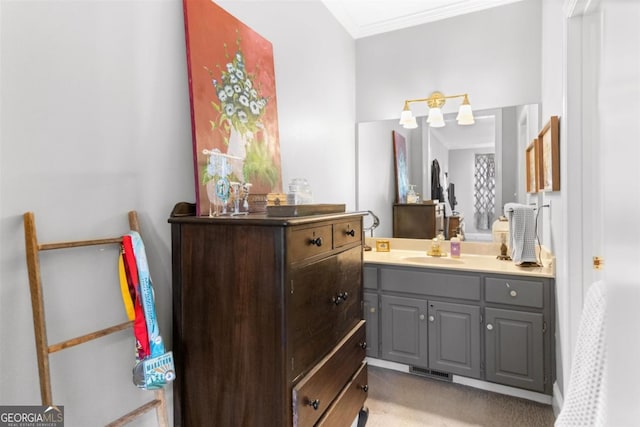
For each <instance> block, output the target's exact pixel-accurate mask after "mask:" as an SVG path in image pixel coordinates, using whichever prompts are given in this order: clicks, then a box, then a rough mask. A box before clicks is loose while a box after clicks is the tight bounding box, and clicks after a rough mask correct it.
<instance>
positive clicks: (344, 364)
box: [169, 205, 368, 427]
mask: <svg viewBox="0 0 640 427" xmlns="http://www.w3.org/2000/svg"><path fill="white" fill-rule="evenodd" d="M191 206H192V205H191ZM185 211H186V212H185ZM194 213H195V210H190V209H185V210H183V209H181V207H180V205H178V206H176V209H174V212H173V213H172V215H171V218H170V219H169V222H170V223H171V237H172V256H173V342H174V356H175V365H176V372H177V378H176V381H175V383H174V424H175V425H176V426H204V425H216V426H240V425H243V426H262V425H274V426H275V425H277V426H292V427H296V426H301V427H302V426H318V425H326V426H340V425H344V426H347V425H350V424H351V422H352V421H353V420H354V419H355V417H356V416H357V415H358V413H359V412H360V410H361V409H362V407H363V404H364V402H365V399H366V395H367V390H368V385H367V365H366V363H365V348H366V346H367V344H366V342H365V322H364V320H362V266H363V264H362V252H363V251H362V215H361V214H332V215H312V216H307V217H299V218H285V217H265V216H264V215H247V216H238V217H230V216H226V217H216V218H209V217H196V216H193V214H194Z"/></svg>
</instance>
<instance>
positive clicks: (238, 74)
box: [236, 70, 244, 80]
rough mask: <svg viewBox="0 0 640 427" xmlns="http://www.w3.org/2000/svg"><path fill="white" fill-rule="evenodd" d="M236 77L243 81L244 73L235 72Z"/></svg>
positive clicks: (240, 71)
mask: <svg viewBox="0 0 640 427" xmlns="http://www.w3.org/2000/svg"><path fill="white" fill-rule="evenodd" d="M236 77H237V78H238V79H240V80H243V79H244V72H243V71H242V70H236Z"/></svg>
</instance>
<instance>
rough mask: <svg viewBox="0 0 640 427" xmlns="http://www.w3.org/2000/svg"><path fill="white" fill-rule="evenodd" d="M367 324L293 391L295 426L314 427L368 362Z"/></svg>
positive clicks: (361, 322)
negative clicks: (363, 362) (356, 373)
mask: <svg viewBox="0 0 640 427" xmlns="http://www.w3.org/2000/svg"><path fill="white" fill-rule="evenodd" d="M364 341H365V322H364V321H360V322H359V323H358V324H357V325H356V327H355V328H353V329H352V330H351V331H350V332H349V333H348V334H347V336H345V337H344V339H342V340H341V341H340V342H339V344H338V345H337V346H336V347H335V348H334V349H333V351H331V353H329V354H328V355H327V356H326V357H325V358H324V359H322V360H321V361H320V362H319V363H318V364H317V365H316V366H315V367H314V368H313V369H312V370H311V372H309V374H307V375H306V376H305V377H304V378H303V379H302V380H300V382H299V383H298V384H297V385H296V386H295V387H294V388H293V391H292V393H293V395H292V398H293V425H294V427H295V426H313V425H314V424H315V422H316V421H317V420H318V419H319V418H320V417H321V416H322V414H323V413H324V412H325V411H326V410H327V408H329V406H330V405H331V402H333V401H334V400H335V398H336V397H337V396H338V395H339V394H340V392H341V390H342V389H343V388H344V387H345V385H346V384H347V383H349V381H350V380H351V379H352V378H353V375H354V373H355V372H356V371H357V370H358V367H360V365H361V364H362V361H363V360H364V358H365V349H364V348H363V347H365V345H363V344H364Z"/></svg>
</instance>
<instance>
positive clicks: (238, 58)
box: [236, 52, 244, 68]
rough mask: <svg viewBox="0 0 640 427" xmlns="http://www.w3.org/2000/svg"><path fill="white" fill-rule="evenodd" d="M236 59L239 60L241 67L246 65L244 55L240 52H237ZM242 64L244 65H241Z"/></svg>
mask: <svg viewBox="0 0 640 427" xmlns="http://www.w3.org/2000/svg"><path fill="white" fill-rule="evenodd" d="M236 61H238V67H239V68H243V67H244V65H242V64H244V58H243V57H242V54H241V53H240V52H236ZM240 65H242V67H240Z"/></svg>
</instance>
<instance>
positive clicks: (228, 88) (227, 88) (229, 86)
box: [224, 85, 233, 96]
mask: <svg viewBox="0 0 640 427" xmlns="http://www.w3.org/2000/svg"><path fill="white" fill-rule="evenodd" d="M224 91H225V92H226V93H227V96H233V88H232V87H231V85H226V86H225V87H224Z"/></svg>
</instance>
